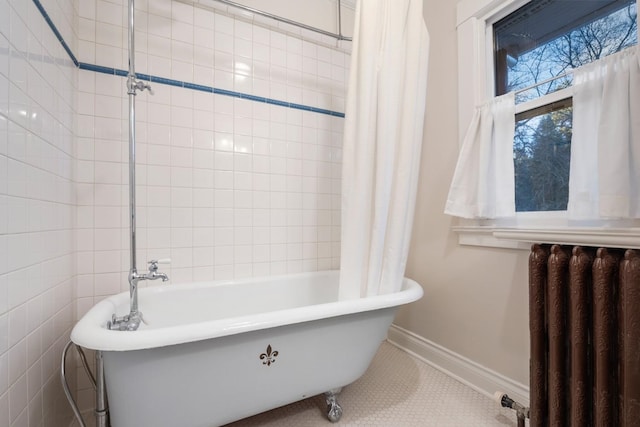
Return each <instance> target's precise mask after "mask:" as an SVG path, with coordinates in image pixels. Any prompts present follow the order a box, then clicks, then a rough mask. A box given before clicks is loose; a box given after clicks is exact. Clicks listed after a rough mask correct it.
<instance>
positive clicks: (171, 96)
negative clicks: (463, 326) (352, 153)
mask: <svg viewBox="0 0 640 427" xmlns="http://www.w3.org/2000/svg"><path fill="white" fill-rule="evenodd" d="M86 1H87V2H88V3H94V4H95V7H86V8H85V9H84V10H83V8H81V9H80V23H81V30H82V31H79V34H78V36H79V42H78V43H79V46H80V53H79V56H78V60H79V61H80V62H88V63H95V64H96V65H100V66H106V67H112V68H117V69H127V68H128V65H127V64H128V62H127V52H126V45H127V38H126V27H125V26H126V13H127V12H126V8H125V7H124V5H123V4H121V3H126V2H108V1H103V0H97V1H92V0H86ZM83 3H84V1H83ZM137 7H138V8H137V9H136V34H135V36H136V38H135V40H136V71H137V72H138V73H144V74H148V75H152V76H156V77H162V78H170V79H174V80H178V81H181V82H187V83H195V84H199V85H204V86H207V87H215V88H217V89H225V90H230V91H235V92H240V93H243V94H248V95H255V96H259V97H265V98H271V99H274V100H277V101H283V102H286V103H296V104H304V105H306V106H310V107H315V108H318V109H325V110H331V111H337V112H342V111H344V99H345V95H346V80H347V76H348V62H349V61H348V60H347V58H348V49H349V46H348V44H346V45H345V44H344V43H342V45H341V46H340V47H336V46H335V42H332V43H333V45H332V44H330V43H329V42H328V40H326V39H325V38H323V37H318V36H316V35H313V33H308V34H302V32H301V31H300V30H298V29H295V28H294V27H289V28H269V27H268V26H266V24H267V23H269V24H271V25H273V23H272V22H262V21H261V22H252V21H251V20H247V18H246V17H239V16H234V15H232V14H230V13H228V12H227V11H225V10H221V11H217V10H216V11H214V10H208V9H202V8H197V7H194V6H193V5H188V4H183V3H179V2H176V1H170V0H158V1H154V2H140V3H138V6H137ZM85 33H86V34H85ZM301 36H304V37H301ZM93 61H95V62H93ZM152 87H153V95H151V94H149V93H148V92H143V93H139V94H138V95H137V97H136V114H137V120H136V137H137V158H136V163H137V173H136V181H137V186H136V187H137V197H136V199H137V226H138V227H137V231H138V233H137V245H138V251H137V254H138V269H139V270H144V269H145V268H146V265H145V262H146V261H147V260H149V259H152V258H153V259H158V258H171V260H172V261H171V264H170V265H168V266H162V270H163V271H165V272H166V273H167V274H168V275H169V277H170V278H171V282H172V283H181V282H191V281H202V280H213V279H232V278H243V277H250V276H264V275H275V274H285V273H296V272H303V271H314V270H322V269H330V268H337V267H338V266H339V256H340V254H339V250H340V175H341V150H342V145H341V144H342V127H343V119H342V118H341V117H336V116H331V115H328V114H321V113H318V112H312V111H305V110H301V109H295V108H290V107H287V106H280V105H271V104H267V103H263V102H257V101H254V100H248V99H241V98H237V97H231V96H225V95H221V94H212V93H207V92H203V91H197V90H193V89H185V88H181V87H175V86H170V85H163V84H158V83H152ZM77 96H78V99H77V101H78V115H77V119H78V124H79V126H78V127H77V130H78V133H77V135H76V136H77V140H76V143H77V153H78V156H77V172H78V173H77V178H78V179H77V192H76V196H77V203H78V216H77V223H76V227H77V231H78V234H77V250H78V252H77V259H76V262H77V266H78V300H77V310H78V316H81V315H82V314H83V313H84V312H85V311H86V310H88V309H89V308H90V307H91V306H92V305H93V304H94V303H95V302H96V301H98V300H99V299H101V298H103V297H105V296H107V295H111V294H113V293H116V292H118V291H123V290H126V289H127V288H128V284H127V282H126V274H127V271H128V269H129V250H128V247H129V237H128V236H129V234H128V227H129V217H128V215H129V214H128V148H127V147H128V98H127V95H126V90H125V78H123V77H116V76H114V75H107V74H101V73H95V72H93V71H87V70H83V71H80V72H79V92H78V95H77ZM145 285H149V286H153V285H158V283H154V282H151V283H148V284H147V283H144V284H143V286H145ZM81 393H82V397H81V401H82V402H85V403H86V404H87V405H89V404H90V403H91V398H90V393H91V391H90V390H88V389H87V390H83V391H82V392H81ZM85 409H87V408H85Z"/></svg>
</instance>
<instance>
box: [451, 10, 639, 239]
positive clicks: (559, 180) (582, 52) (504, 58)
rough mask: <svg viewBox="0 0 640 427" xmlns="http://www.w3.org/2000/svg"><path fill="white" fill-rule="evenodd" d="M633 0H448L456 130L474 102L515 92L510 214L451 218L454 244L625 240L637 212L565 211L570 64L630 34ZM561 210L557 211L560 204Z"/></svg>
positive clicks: (619, 46)
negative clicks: (451, 3)
mask: <svg viewBox="0 0 640 427" xmlns="http://www.w3.org/2000/svg"><path fill="white" fill-rule="evenodd" d="M639 1H640V0H592V1H583V0H461V1H460V2H459V3H458V6H457V12H458V13H457V23H456V24H457V36H458V37H457V39H458V108H459V110H458V125H459V128H458V133H459V135H460V141H462V139H463V137H464V136H465V134H466V132H467V130H468V128H469V124H470V123H471V121H472V117H473V116H474V112H475V111H476V108H477V107H478V106H480V105H483V104H484V103H486V102H487V101H488V100H490V99H491V98H493V97H495V96H499V95H501V94H504V93H509V92H514V93H515V95H516V114H515V123H516V129H515V131H516V132H515V138H514V142H513V155H514V172H515V177H514V178H515V185H516V196H515V202H516V210H517V215H516V217H515V218H510V219H494V220H490V219H460V220H458V222H457V225H456V226H454V227H453V228H454V230H456V231H458V233H459V241H460V243H461V244H471V245H480V246H498V247H507V248H521V249H528V248H529V246H530V242H542V241H545V242H549V241H556V242H562V243H577V244H592V245H603V246H606V245H611V246H615V245H618V246H625V247H635V244H632V243H630V242H633V241H640V240H639V239H640V227H639V226H640V221H638V220H629V221H615V220H613V221H600V222H598V221H585V222H580V221H570V220H568V219H567V217H566V206H567V196H568V176H569V160H570V154H571V136H572V121H573V114H572V113H573V99H572V92H573V89H572V87H571V85H572V69H574V68H578V67H580V66H581V65H583V64H586V63H588V62H590V61H594V60H596V59H599V58H602V57H604V56H606V55H609V54H612V53H615V52H617V51H620V50H623V49H625V48H626V47H629V46H632V45H635V44H637V43H638V25H637V9H638V3H639ZM563 211H564V212H563Z"/></svg>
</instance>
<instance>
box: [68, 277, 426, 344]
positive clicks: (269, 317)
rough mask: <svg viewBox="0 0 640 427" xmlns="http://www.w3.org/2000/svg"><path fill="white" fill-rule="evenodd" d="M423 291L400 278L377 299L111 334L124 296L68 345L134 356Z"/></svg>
mask: <svg viewBox="0 0 640 427" xmlns="http://www.w3.org/2000/svg"><path fill="white" fill-rule="evenodd" d="M337 274H338V272H337V270H325V271H318V272H311V273H298V274H287V275H279V276H264V277H258V278H250V279H240V280H220V281H208V282H194V283H187V284H172V285H166V286H154V287H148V288H144V289H140V290H139V291H140V299H141V300H142V299H143V298H144V295H145V294H155V293H167V292H171V291H182V292H185V291H188V290H190V289H194V288H200V287H210V286H213V287H216V286H229V285H242V284H244V283H255V282H259V281H263V280H279V279H296V278H300V279H303V278H309V277H312V276H318V275H327V276H335V275H337ZM423 293H424V292H423V289H422V287H421V286H420V285H419V284H418V283H417V282H415V281H414V280H412V279H409V278H406V277H405V278H404V279H403V286H402V290H400V291H399V292H395V293H389V294H383V295H376V296H371V297H366V298H358V299H351V300H343V301H334V302H329V303H321V304H316V305H310V306H304V307H296V308H288V309H282V310H275V311H268V312H264V313H258V314H250V315H244V316H237V317H230V318H225V319H217V320H208V321H202V322H196V323H191V324H182V325H176V326H168V327H163V328H157V329H140V330H138V331H135V332H123V331H111V330H108V329H106V323H107V321H108V320H110V319H111V315H112V314H113V313H115V312H116V309H117V307H119V306H121V305H122V304H123V303H127V304H128V301H129V292H128V291H125V292H121V293H119V294H116V295H113V296H110V297H107V298H105V299H104V300H102V301H100V302H98V303H97V304H95V305H94V306H93V307H92V308H91V309H89V311H88V312H87V313H86V314H85V315H84V316H83V317H82V318H81V319H80V320H79V321H78V322H77V323H76V325H75V326H74V328H73V330H72V332H71V340H72V341H73V342H74V343H75V344H77V345H79V346H81V347H84V348H88V349H92V350H100V351H133V350H144V349H150V348H156V347H164V346H170V345H177V344H183V343H188V342H194V341H201V340H206V339H211V338H217V337H223V336H228V335H234V334H240V333H244V332H250V331H256V330H261V329H268V328H275V327H279V326H285V325H290V324H295V323H303V322H310V321H314V320H319V319H324V318H330V317H337V316H344V315H349V314H356V313H360V312H365V311H373V310H379V309H385V308H390V307H397V306H400V305H404V304H409V303H411V302H414V301H417V300H418V299H420V298H421V297H422V295H423Z"/></svg>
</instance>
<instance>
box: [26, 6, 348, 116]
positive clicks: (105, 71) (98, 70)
mask: <svg viewBox="0 0 640 427" xmlns="http://www.w3.org/2000/svg"><path fill="white" fill-rule="evenodd" d="M33 3H34V4H35V6H36V8H38V10H39V11H40V13H41V14H42V17H43V18H44V20H45V21H46V22H47V24H48V25H49V28H51V31H53V34H55V36H56V38H57V39H58V41H59V42H60V44H62V47H63V48H64V50H65V51H66V52H67V54H68V55H69V58H71V61H73V63H74V64H75V66H76V67H78V68H79V69H81V70H87V71H94V72H96V73H103V74H110V75H114V76H120V77H126V76H127V75H128V72H127V71H125V70H119V69H117V68H111V67H104V66H102V65H94V64H87V63H86V62H78V60H77V59H76V57H75V55H74V54H73V52H72V51H71V49H70V48H69V45H67V43H66V42H65V41H64V39H63V37H62V34H60V32H59V31H58V29H57V28H56V26H55V24H54V23H53V21H52V20H51V18H50V17H49V14H47V11H46V10H45V9H44V7H43V6H42V3H40V0H33ZM136 77H137V78H138V79H140V80H146V81H148V82H151V83H159V84H163V85H169V86H176V87H181V88H185V89H191V90H197V91H200V92H208V93H213V94H216V95H225V96H232V97H234V98H240V99H246V100H249V101H255V102H263V103H265V104H271V105H279V106H281V107H287V108H293V109H296V110H303V111H310V112H313V113H319V114H326V115H329V116H333V117H341V118H344V113H341V112H339V111H331V110H327V109H324V108H317V107H311V106H308V105H303V104H296V103H294V102H286V101H279V100H277V99H272V98H265V97H262V96H256V95H250V94H247V93H242V92H236V91H233V90H226V89H218V88H215V87H212V86H204V85H199V84H196V83H189V82H184V81H181V80H174V79H167V78H164V77H158V76H151V75H149V74H142V73H136Z"/></svg>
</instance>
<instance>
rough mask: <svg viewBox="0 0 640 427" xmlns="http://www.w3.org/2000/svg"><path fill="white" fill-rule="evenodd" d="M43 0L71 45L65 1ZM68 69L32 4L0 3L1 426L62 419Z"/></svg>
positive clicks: (70, 242)
mask: <svg viewBox="0 0 640 427" xmlns="http://www.w3.org/2000/svg"><path fill="white" fill-rule="evenodd" d="M44 3H45V4H46V7H47V11H48V12H49V14H50V16H51V17H52V19H53V20H55V21H56V22H58V23H59V27H60V33H61V35H62V36H63V37H64V38H65V40H66V41H67V43H69V44H70V45H73V44H74V43H75V36H74V34H73V32H72V31H71V28H72V26H71V23H72V22H74V13H75V12H74V2H73V0H58V1H47V2H44ZM77 73H78V71H77V69H76V67H75V65H74V64H73V62H72V61H71V59H70V58H69V56H68V54H67V52H66V51H65V50H64V48H63V46H62V45H61V43H60V42H59V41H58V39H57V38H56V36H55V35H54V34H53V32H51V30H50V29H49V27H48V26H47V24H46V22H45V20H44V19H43V17H42V15H41V13H40V11H39V10H38V9H37V7H36V6H35V4H34V3H33V2H32V1H25V0H0V425H2V426H50V425H64V423H68V422H69V420H70V418H69V417H70V410H69V406H68V404H67V403H66V399H65V398H64V394H63V393H62V387H61V384H60V377H59V362H60V354H61V351H62V348H63V346H64V344H66V341H67V340H68V337H69V331H70V329H71V326H72V325H73V322H74V305H73V299H74V296H73V288H74V280H75V274H76V273H75V259H74V250H75V249H74V217H75V188H74V183H73V182H74V176H73V170H74V161H75V159H74V150H73V144H74V139H73V133H74V110H75V107H74V97H75V95H74V90H75V86H76V80H77ZM75 166H77V173H79V174H80V175H81V176H82V177H83V179H86V178H87V175H89V174H91V173H93V171H92V170H91V168H88V167H86V166H88V165H80V164H78V165H75ZM72 374H73V372H72ZM72 379H73V375H72Z"/></svg>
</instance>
